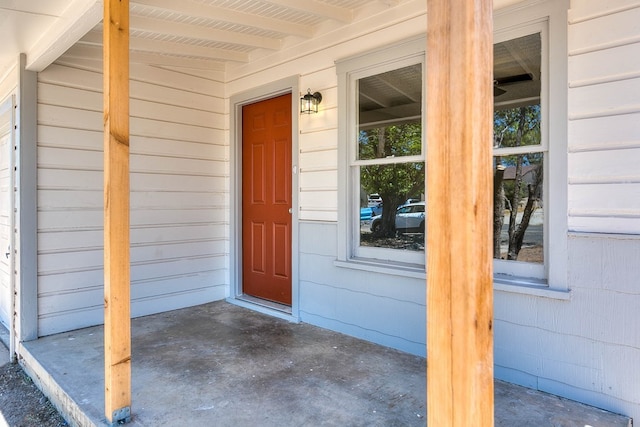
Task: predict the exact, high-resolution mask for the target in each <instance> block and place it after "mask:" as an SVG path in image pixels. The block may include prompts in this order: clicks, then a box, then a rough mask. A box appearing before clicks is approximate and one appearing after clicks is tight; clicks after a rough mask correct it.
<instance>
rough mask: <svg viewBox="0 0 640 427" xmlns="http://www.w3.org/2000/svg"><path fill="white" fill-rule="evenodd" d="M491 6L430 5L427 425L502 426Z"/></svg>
mask: <svg viewBox="0 0 640 427" xmlns="http://www.w3.org/2000/svg"><path fill="white" fill-rule="evenodd" d="M492 3H493V2H492V0H427V14H428V18H427V21H428V28H427V35H428V39H427V58H428V59H427V141H428V143H427V147H428V148H427V150H428V151H427V162H428V166H427V188H428V189H429V190H428V192H429V202H428V204H427V205H428V216H427V218H428V219H427V239H428V241H427V414H428V415H427V420H428V422H427V424H428V425H430V426H438V427H443V426H472V425H473V426H483V427H484V426H493V423H494V419H493V417H494V414H493V330H492V322H493V298H492V296H493V295H492V292H493V290H492V253H493V252H492V240H491V223H492V220H491V214H492V197H491V194H492V191H491V188H492V177H491V141H492V123H493V120H492V112H493V105H492V104H493V102H492V73H493V45H492V40H493V36H492V33H493V20H492V9H493V6H492Z"/></svg>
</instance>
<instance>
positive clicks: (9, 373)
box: [0, 344, 67, 427]
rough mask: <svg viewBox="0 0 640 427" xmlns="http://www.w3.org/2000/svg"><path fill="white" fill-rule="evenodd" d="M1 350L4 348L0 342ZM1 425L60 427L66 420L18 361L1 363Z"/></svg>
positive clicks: (0, 426)
mask: <svg viewBox="0 0 640 427" xmlns="http://www.w3.org/2000/svg"><path fill="white" fill-rule="evenodd" d="M0 350H1V351H4V352H6V349H5V348H4V347H3V346H2V344H0ZM0 365H1V366H0V427H4V426H9V427H63V426H66V425H67V423H66V421H65V420H64V418H62V417H61V416H60V414H59V413H58V411H57V410H56V408H55V407H54V406H53V405H52V404H51V402H49V399H47V398H46V397H45V396H44V395H43V394H42V393H41V392H40V390H39V389H38V388H37V387H36V386H35V384H34V383H33V381H31V378H29V376H28V375H27V374H25V373H24V371H23V370H22V368H21V367H20V365H18V364H17V363H9V362H6V361H5V360H4V359H3V360H2V362H0Z"/></svg>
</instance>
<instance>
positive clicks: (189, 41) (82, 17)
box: [0, 0, 518, 80]
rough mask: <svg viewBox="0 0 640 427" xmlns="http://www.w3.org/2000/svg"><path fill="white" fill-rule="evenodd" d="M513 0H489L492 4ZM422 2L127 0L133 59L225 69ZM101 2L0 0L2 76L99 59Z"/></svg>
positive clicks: (366, 0)
mask: <svg viewBox="0 0 640 427" xmlns="http://www.w3.org/2000/svg"><path fill="white" fill-rule="evenodd" d="M517 1H518V0H494V6H495V7H496V8H500V7H504V6H506V5H508V4H511V3H515V2H517ZM420 3H424V7H425V8H426V1H424V0H306V1H299V0H180V1H177V0H130V10H131V21H130V29H131V40H130V48H131V55H130V57H131V62H132V63H143V64H149V65H155V66H164V67H179V68H191V69H197V70H201V71H202V72H205V70H216V71H220V70H223V71H224V70H228V69H230V68H233V67H235V66H241V65H242V64H244V63H247V62H250V61H256V60H259V59H260V58H263V57H265V56H267V55H269V54H272V53H277V51H280V50H282V49H285V48H290V47H292V46H295V45H296V44H299V43H302V42H304V41H305V40H308V39H312V38H313V37H316V36H319V35H322V34H325V33H327V32H330V31H333V30H335V29H337V28H339V27H340V26H344V25H349V24H352V23H355V22H358V21H361V20H364V19H366V18H368V17H370V16H372V15H376V14H380V13H388V12H389V10H391V9H394V8H396V9H397V8H402V7H409V6H411V5H413V7H414V8H415V7H416V5H417V6H419V7H421V6H420ZM102 9H103V2H102V0H47V1H42V0H0V40H3V43H2V44H0V80H2V77H3V76H4V75H5V74H6V73H7V72H8V71H10V69H11V68H12V67H13V66H14V64H15V63H16V58H17V56H18V54H19V53H25V54H26V55H27V69H28V70H32V71H41V70H43V69H44V68H46V67H47V66H48V65H49V64H51V63H52V62H53V61H55V60H56V59H57V58H59V57H60V56H61V55H63V54H65V55H66V56H67V57H72V58H80V59H95V60H100V59H101V58H102V47H101V46H102V22H101V21H102V13H103V10H102Z"/></svg>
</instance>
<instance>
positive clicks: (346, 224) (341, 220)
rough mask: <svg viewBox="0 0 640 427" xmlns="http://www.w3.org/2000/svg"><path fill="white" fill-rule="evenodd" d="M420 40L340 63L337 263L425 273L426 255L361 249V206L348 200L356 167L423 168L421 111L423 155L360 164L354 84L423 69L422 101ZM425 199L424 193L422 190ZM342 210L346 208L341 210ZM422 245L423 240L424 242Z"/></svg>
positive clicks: (356, 177) (356, 183)
mask: <svg viewBox="0 0 640 427" xmlns="http://www.w3.org/2000/svg"><path fill="white" fill-rule="evenodd" d="M425 45H426V42H425V39H424V37H419V38H414V39H410V40H408V41H405V42H404V43H400V44H396V45H392V46H386V47H384V48H381V49H379V50H376V51H374V52H371V53H367V54H365V55H361V56H358V57H355V58H350V59H347V60H344V61H338V62H337V64H336V67H337V71H338V105H339V109H340V110H341V111H344V112H345V114H341V115H339V119H338V129H339V141H340V142H339V144H338V161H339V168H338V169H339V171H338V183H339V185H338V194H339V201H340V202H342V203H338V206H339V208H338V210H339V212H338V233H339V235H340V236H345V238H342V239H339V243H338V244H339V251H338V260H340V261H352V262H358V261H364V262H372V261H373V262H376V263H379V264H383V265H386V266H389V267H394V266H402V267H403V268H407V267H408V268H410V269H415V270H417V271H424V270H425V252H423V251H404V250H398V249H391V248H376V247H366V246H360V216H359V211H360V205H359V204H358V200H359V199H358V200H356V198H354V197H352V195H353V194H354V191H357V193H358V194H359V190H355V189H359V188H360V174H359V171H360V167H362V166H367V165H373V164H381V165H384V164H399V163H411V162H424V163H425V168H426V159H425V157H426V146H425V144H426V132H425V129H426V113H425V111H421V122H422V129H423V132H422V145H421V154H420V155H412V156H402V157H394V158H384V159H367V160H360V159H358V141H357V135H358V132H357V130H358V105H357V99H358V83H357V82H358V80H359V79H362V78H365V77H369V76H373V75H376V74H380V73H384V72H388V71H393V70H397V69H400V68H403V67H407V66H410V65H415V64H421V67H422V73H421V78H422V82H421V83H422V97H423V100H424V99H425V98H424V97H425V96H426V80H425V74H426V59H425ZM425 198H426V189H425ZM341 206H343V207H346V209H345V208H342V209H341V208H340V207H341ZM425 243H426V237H425Z"/></svg>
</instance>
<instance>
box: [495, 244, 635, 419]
mask: <svg viewBox="0 0 640 427" xmlns="http://www.w3.org/2000/svg"><path fill="white" fill-rule="evenodd" d="M568 257H569V278H568V280H569V287H570V288H571V298H570V299H569V300H554V299H547V298H540V297H536V296H526V295H520V294H510V293H504V292H496V293H495V299H494V319H495V320H494V325H495V327H494V343H495V344H494V353H495V365H496V369H495V372H496V377H498V378H501V379H506V380H508V381H512V382H516V383H519V384H522V385H525V386H528V387H533V388H537V389H540V390H543V391H547V392H550V393H554V394H558V395H561V396H568V397H570V398H572V399H576V400H580V401H582V402H585V403H588V404H591V405H595V406H598V407H601V408H605V409H608V410H611V411H615V412H618V413H621V414H625V415H628V416H631V417H633V418H635V419H638V418H639V417H640V401H638V398H637V397H638V396H639V395H640V387H639V384H640V376H639V375H640V374H639V373H638V372H639V371H638V369H636V366H638V365H639V364H640V328H638V327H637V308H638V305H639V304H640V284H639V282H638V280H637V277H638V275H640V267H639V265H638V262H637V260H638V258H639V257H640V238H639V237H638V236H622V235H607V234H590V233H579V234H572V235H570V236H569V251H568Z"/></svg>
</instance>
